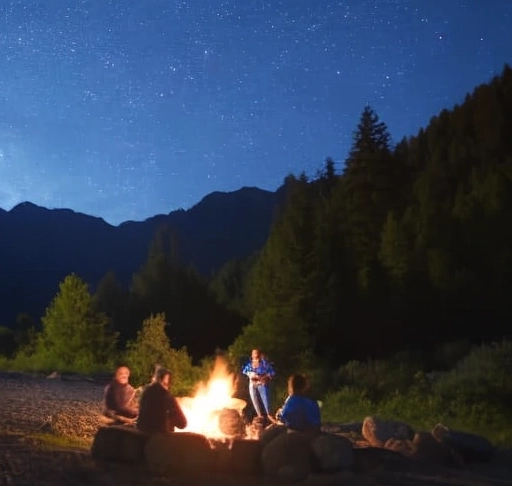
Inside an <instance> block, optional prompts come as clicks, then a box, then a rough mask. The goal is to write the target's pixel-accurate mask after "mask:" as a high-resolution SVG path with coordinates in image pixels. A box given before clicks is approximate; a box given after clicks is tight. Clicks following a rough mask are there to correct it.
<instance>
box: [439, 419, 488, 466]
mask: <svg viewBox="0 0 512 486" xmlns="http://www.w3.org/2000/svg"><path fill="white" fill-rule="evenodd" d="M432 435H433V436H434V437H435V439H436V440H438V441H439V442H441V443H442V444H445V445H446V446H448V447H449V448H450V449H452V450H453V451H454V452H455V453H457V454H458V455H459V456H460V457H461V459H462V461H463V462H488V461H490V460H491V459H492V457H493V455H494V453H495V448H494V446H493V445H492V444H491V443H490V442H489V441H488V440H487V439H486V438H485V437H481V436H479V435H475V434H470V433H468V432H460V431H457V430H450V429H449V428H448V427H445V426H444V425H442V424H437V425H436V426H435V427H434V428H433V429H432Z"/></svg>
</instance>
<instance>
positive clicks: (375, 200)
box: [343, 106, 396, 289]
mask: <svg viewBox="0 0 512 486" xmlns="http://www.w3.org/2000/svg"><path fill="white" fill-rule="evenodd" d="M395 175H396V168H395V167H394V166H393V159H392V157H391V152H390V135H389V133H388V129H387V127H386V125H385V124H384V123H383V122H381V121H379V118H378V116H377V114H376V113H375V112H374V111H373V109H372V108H370V107H369V106H366V107H365V108H364V110H363V113H362V115H361V119H360V122H359V124H358V126H357V130H356V132H355V133H354V140H353V145H352V149H351V151H350V154H349V157H348V159H347V160H346V165H345V170H344V173H343V182H344V190H345V214H346V226H347V234H348V237H349V239H350V246H351V250H352V254H353V257H354V259H355V262H356V266H357V269H358V274H359V284H360V286H361V288H362V289H368V288H369V286H370V284H371V283H372V282H371V280H372V275H373V274H374V271H375V266H376V264H377V261H378V252H379V242H380V234H381V230H382V226H383V224H384V222H385V219H386V215H387V213H388V211H390V210H392V209H393V208H394V207H395V204H396V202H395V194H396V191H395V190H394V187H393V182H394V176H395Z"/></svg>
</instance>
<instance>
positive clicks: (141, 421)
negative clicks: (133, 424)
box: [137, 367, 187, 434]
mask: <svg viewBox="0 0 512 486" xmlns="http://www.w3.org/2000/svg"><path fill="white" fill-rule="evenodd" d="M170 385H171V372H170V371H169V370H167V369H165V368H163V367H157V369H156V370H155V375H154V381H153V382H152V383H151V384H149V385H148V386H146V388H144V390H143V392H142V395H141V397H140V405H139V416H138V418H137V428H138V429H139V430H140V431H142V432H145V433H147V434H156V433H159V432H161V433H168V432H174V430H175V428H178V429H184V428H185V427H186V426H187V418H186V417H185V414H184V413H183V410H182V409H181V407H180V405H179V403H178V401H177V400H176V398H175V397H174V396H173V395H172V394H171V393H170V392H169V388H170Z"/></svg>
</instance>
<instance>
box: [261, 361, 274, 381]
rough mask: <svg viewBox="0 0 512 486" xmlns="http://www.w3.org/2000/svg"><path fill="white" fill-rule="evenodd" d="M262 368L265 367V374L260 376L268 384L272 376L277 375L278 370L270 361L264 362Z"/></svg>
mask: <svg viewBox="0 0 512 486" xmlns="http://www.w3.org/2000/svg"><path fill="white" fill-rule="evenodd" d="M262 368H263V372H264V374H263V375H262V376H261V377H260V378H261V381H262V382H263V383H265V384H266V383H268V382H269V381H270V380H271V379H272V378H274V376H276V372H275V370H274V367H273V366H272V365H271V364H270V363H269V362H268V361H264V362H263V366H262Z"/></svg>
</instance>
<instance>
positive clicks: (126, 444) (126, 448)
mask: <svg viewBox="0 0 512 486" xmlns="http://www.w3.org/2000/svg"><path fill="white" fill-rule="evenodd" d="M148 437H149V436H148V435H147V434H144V433H143V432H141V431H140V430H138V429H137V428H135V427H130V426H126V425H112V426H109V427H99V428H98V430H97V432H96V435H95V436H94V439H93V442H92V447H91V456H92V458H93V459H96V460H99V461H112V462H118V463H124V464H140V463H142V462H144V448H145V446H146V442H147V440H148Z"/></svg>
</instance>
